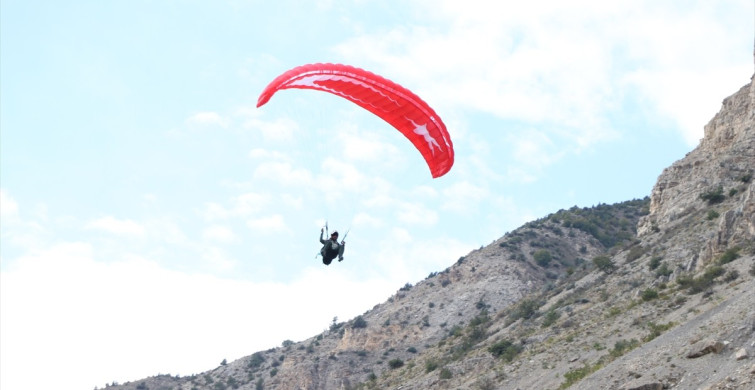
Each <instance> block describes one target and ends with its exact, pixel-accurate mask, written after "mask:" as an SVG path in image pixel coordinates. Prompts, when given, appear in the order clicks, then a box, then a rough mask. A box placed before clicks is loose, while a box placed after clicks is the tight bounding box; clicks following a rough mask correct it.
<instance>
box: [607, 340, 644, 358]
mask: <svg viewBox="0 0 755 390" xmlns="http://www.w3.org/2000/svg"><path fill="white" fill-rule="evenodd" d="M638 345H640V342H639V341H637V340H635V339H631V340H629V341H627V340H623V339H622V340H619V341H617V342H616V343H614V345H613V349H612V350H611V351H609V353H610V354H611V356H612V357H614V358H617V357H619V356H621V355H623V354H625V353H627V352H629V351H631V350H633V349H635V348H637V346H638Z"/></svg>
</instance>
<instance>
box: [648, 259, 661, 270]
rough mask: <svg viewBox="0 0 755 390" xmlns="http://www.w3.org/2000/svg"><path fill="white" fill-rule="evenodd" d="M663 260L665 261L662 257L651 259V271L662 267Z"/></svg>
mask: <svg viewBox="0 0 755 390" xmlns="http://www.w3.org/2000/svg"><path fill="white" fill-rule="evenodd" d="M661 260H663V258H662V257H660V256H655V257H653V258H652V259H650V263H648V266H649V267H650V270H651V271H652V270H654V269H656V268H658V266H660V265H661Z"/></svg>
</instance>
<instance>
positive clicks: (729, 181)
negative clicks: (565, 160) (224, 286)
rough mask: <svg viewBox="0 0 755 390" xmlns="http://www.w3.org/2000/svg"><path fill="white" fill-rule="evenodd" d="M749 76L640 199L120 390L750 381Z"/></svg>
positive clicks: (548, 228) (561, 217) (664, 385)
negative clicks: (290, 332)
mask: <svg viewBox="0 0 755 390" xmlns="http://www.w3.org/2000/svg"><path fill="white" fill-rule="evenodd" d="M753 173H755V87H753V83H752V82H751V83H750V84H748V85H747V86H745V87H743V88H742V89H741V90H739V91H738V92H737V93H735V94H734V95H732V96H730V97H728V98H726V99H725V100H724V102H723V107H722V109H721V111H720V112H719V113H718V114H717V115H716V116H715V117H714V118H713V119H712V120H711V121H710V122H709V123H708V124H707V125H706V126H705V136H704V138H703V140H702V141H701V143H700V145H699V146H698V147H697V148H696V149H695V150H693V151H692V152H690V153H688V154H687V156H685V157H684V158H682V159H681V160H679V161H677V162H676V163H674V164H673V165H672V166H670V167H669V168H667V169H665V170H664V171H663V173H662V174H661V175H660V177H659V179H658V182H657V184H656V185H655V187H654V188H653V191H652V194H651V196H650V197H649V198H646V199H640V200H632V201H628V202H623V203H619V204H616V205H599V206H597V207H593V208H572V209H570V210H560V211H558V212H556V213H553V214H551V215H549V216H547V217H545V218H542V219H540V220H537V221H533V222H530V223H528V224H526V225H524V226H522V227H521V228H519V229H517V230H515V231H513V232H510V233H508V234H506V235H505V236H503V237H502V238H500V239H499V240H497V241H495V242H493V243H492V244H490V245H488V246H486V247H483V248H480V249H479V250H475V251H473V252H471V253H469V254H467V255H466V256H464V257H462V258H460V259H459V260H458V261H457V262H456V263H455V264H453V265H452V266H450V267H448V268H447V269H445V270H443V271H441V272H437V273H432V274H430V275H429V276H428V277H427V278H426V279H424V280H422V281H420V282H418V283H416V284H414V285H411V284H407V285H405V286H403V287H402V288H400V289H399V290H398V291H397V292H396V294H395V295H393V296H392V297H391V298H390V299H389V300H388V301H387V302H384V303H381V304H379V305H376V306H375V307H374V308H373V309H371V310H369V311H367V312H365V313H364V314H363V315H361V316H359V317H357V318H354V319H351V320H350V321H348V322H345V323H335V322H334V323H333V324H331V326H330V329H329V330H327V331H325V332H323V333H322V334H319V335H315V336H313V337H312V338H310V339H308V340H304V341H302V342H298V343H294V342H290V341H286V342H284V343H283V345H281V346H280V347H278V348H274V349H271V350H268V351H260V352H256V353H254V354H252V355H250V356H247V357H244V358H242V359H239V360H237V361H234V362H228V363H225V362H224V363H223V364H221V365H220V366H219V367H217V368H215V369H213V370H210V371H207V372H205V373H202V374H199V375H193V376H190V377H173V376H167V375H162V376H156V377H151V378H146V379H143V380H139V381H135V382H131V383H127V384H123V385H114V386H108V387H109V388H111V389H113V390H116V389H129V390H131V389H144V390H146V389H150V390H167V389H172V390H179V389H180V390H193V389H196V390H205V389H208V390H209V389H212V390H223V389H267V390H274V389H286V390H288V389H302V390H304V389H306V390H320V389H323V390H324V389H404V390H408V389H479V390H491V389H563V388H568V387H572V388H579V389H753V388H755V359H754V358H753V356H754V355H755V180H753V178H752V176H753Z"/></svg>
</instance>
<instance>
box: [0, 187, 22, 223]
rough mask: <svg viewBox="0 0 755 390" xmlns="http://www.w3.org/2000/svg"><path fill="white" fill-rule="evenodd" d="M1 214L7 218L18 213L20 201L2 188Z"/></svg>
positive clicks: (0, 194)
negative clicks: (17, 201)
mask: <svg viewBox="0 0 755 390" xmlns="http://www.w3.org/2000/svg"><path fill="white" fill-rule="evenodd" d="M0 215H2V216H3V217H5V218H9V217H15V216H17V215H18V203H16V201H15V200H14V199H13V198H12V197H11V196H10V195H8V193H7V192H5V190H2V189H0Z"/></svg>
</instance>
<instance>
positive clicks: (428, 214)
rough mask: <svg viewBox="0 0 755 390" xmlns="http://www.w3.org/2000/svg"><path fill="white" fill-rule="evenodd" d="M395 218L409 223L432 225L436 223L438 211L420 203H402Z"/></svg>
mask: <svg viewBox="0 0 755 390" xmlns="http://www.w3.org/2000/svg"><path fill="white" fill-rule="evenodd" d="M397 214H398V216H397V219H398V220H399V221H401V222H404V223H407V224H411V225H423V226H432V225H435V224H436V223H438V213H437V212H435V211H434V210H431V209H429V208H427V207H426V206H425V205H424V204H422V203H416V202H413V203H409V202H406V203H403V204H402V205H401V206H400V207H399V210H398V211H397Z"/></svg>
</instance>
